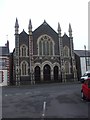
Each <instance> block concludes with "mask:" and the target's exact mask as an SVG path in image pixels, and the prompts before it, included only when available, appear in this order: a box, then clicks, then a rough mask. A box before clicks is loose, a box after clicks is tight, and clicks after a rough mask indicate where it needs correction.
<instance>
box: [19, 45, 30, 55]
mask: <svg viewBox="0 0 90 120" xmlns="http://www.w3.org/2000/svg"><path fill="white" fill-rule="evenodd" d="M20 56H22V57H26V56H28V47H27V46H26V45H22V46H21V47H20Z"/></svg>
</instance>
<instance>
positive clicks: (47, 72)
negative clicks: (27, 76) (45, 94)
mask: <svg viewBox="0 0 90 120" xmlns="http://www.w3.org/2000/svg"><path fill="white" fill-rule="evenodd" d="M43 78H44V81H50V80H51V68H50V65H48V64H46V65H45V66H44V68H43Z"/></svg>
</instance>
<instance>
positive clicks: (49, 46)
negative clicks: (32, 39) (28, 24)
mask: <svg viewBox="0 0 90 120" xmlns="http://www.w3.org/2000/svg"><path fill="white" fill-rule="evenodd" d="M37 45H38V55H54V41H53V40H52V38H51V37H50V36H48V35H43V36H40V38H39V39H38V40H37Z"/></svg>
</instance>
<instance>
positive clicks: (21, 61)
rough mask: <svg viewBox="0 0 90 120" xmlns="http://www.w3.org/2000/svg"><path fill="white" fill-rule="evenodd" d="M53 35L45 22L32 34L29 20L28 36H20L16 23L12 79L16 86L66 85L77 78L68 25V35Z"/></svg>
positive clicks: (23, 33)
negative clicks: (44, 83) (51, 83)
mask: <svg viewBox="0 0 90 120" xmlns="http://www.w3.org/2000/svg"><path fill="white" fill-rule="evenodd" d="M57 28H58V31H57V32H56V31H55V30H54V29H53V28H52V27H51V26H50V25H49V24H48V23H47V22H46V21H45V20H44V22H43V23H42V24H41V25H40V26H39V27H38V28H36V29H35V30H34V31H32V22H31V20H29V25H28V33H26V32H25V31H24V30H23V31H22V32H21V33H19V23H18V19H17V18H16V22H15V49H14V52H13V80H14V81H15V84H16V85H20V84H35V83H43V82H69V81H75V80H76V78H77V70H76V63H75V57H74V46H73V36H72V28H71V24H69V29H68V32H69V36H68V35H67V34H66V33H65V34H64V35H62V34H61V27H60V24H59V23H58V26H57Z"/></svg>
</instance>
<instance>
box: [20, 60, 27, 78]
mask: <svg viewBox="0 0 90 120" xmlns="http://www.w3.org/2000/svg"><path fill="white" fill-rule="evenodd" d="M21 75H23V76H25V75H28V63H27V62H26V61H23V62H21Z"/></svg>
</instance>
